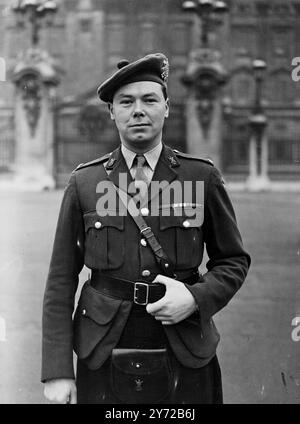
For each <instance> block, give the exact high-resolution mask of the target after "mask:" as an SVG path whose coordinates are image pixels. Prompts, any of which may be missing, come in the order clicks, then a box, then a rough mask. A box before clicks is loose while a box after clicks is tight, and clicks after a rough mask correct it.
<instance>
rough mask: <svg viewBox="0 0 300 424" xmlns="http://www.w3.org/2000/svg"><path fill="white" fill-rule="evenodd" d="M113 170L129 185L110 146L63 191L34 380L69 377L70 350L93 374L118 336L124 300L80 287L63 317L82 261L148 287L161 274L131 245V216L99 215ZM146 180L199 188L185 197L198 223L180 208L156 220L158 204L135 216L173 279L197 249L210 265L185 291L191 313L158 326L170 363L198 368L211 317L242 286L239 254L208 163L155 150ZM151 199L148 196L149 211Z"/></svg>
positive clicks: (207, 353)
mask: <svg viewBox="0 0 300 424" xmlns="http://www.w3.org/2000/svg"><path fill="white" fill-rule="evenodd" d="M107 170H109V171H110V173H109V175H108V173H107ZM120 173H125V174H127V180H128V183H130V182H132V177H131V175H130V172H129V170H128V168H127V165H126V162H125V159H124V157H123V155H122V153H121V149H120V148H118V149H116V150H115V151H114V152H113V153H112V154H108V155H106V156H105V157H103V158H100V159H98V160H95V161H93V162H90V163H87V164H83V165H81V166H79V167H77V169H76V170H75V171H73V172H72V174H71V177H70V180H69V182H68V185H67V187H66V188H65V191H64V196H63V200H62V204H61V209H60V213H59V218H58V223H57V229H56V235H55V241H54V247H53V253H52V258H51V263H50V268H49V274H48V279H47V284H46V289H45V295H44V305H43V352H42V381H45V380H47V379H53V378H74V370H73V349H74V350H75V352H76V354H77V356H78V357H79V358H81V359H82V360H84V361H85V362H86V363H87V364H88V366H89V367H90V368H91V369H96V368H98V367H100V366H101V365H102V364H103V362H104V361H105V360H106V359H107V357H108V356H109V355H110V353H111V351H112V349H113V348H114V347H115V346H116V344H117V342H118V340H119V339H120V336H121V334H122V331H123V329H124V326H125V325H126V321H127V318H128V316H129V314H130V310H131V308H132V304H133V303H132V302H130V301H124V300H121V299H117V298H113V297H111V296H104V295H103V294H102V293H99V292H98V291H96V290H95V289H94V288H93V287H91V286H90V285H88V284H85V285H84V287H83V289H82V292H81V296H80V299H79V303H78V307H77V311H76V314H75V318H76V319H75V320H73V319H72V316H73V311H74V298H75V293H76V290H77V286H78V280H79V277H78V276H79V273H80V271H81V269H82V268H83V265H84V264H85V265H86V266H87V267H88V268H90V269H91V270H92V272H93V270H100V271H101V272H105V273H106V274H108V275H111V276H114V277H119V278H122V279H127V280H131V281H148V282H151V281H153V279H154V278H155V276H156V275H157V274H159V273H160V274H162V270H161V269H160V267H159V266H158V264H157V262H156V261H155V257H154V254H153V252H152V251H151V249H150V247H149V246H143V245H142V244H141V243H140V241H141V234H140V233H139V230H138V228H137V226H136V224H135V222H134V221H133V219H132V217H131V216H128V215H127V216H119V215H118V214H116V216H111V215H107V216H99V213H98V212H99V207H100V208H101V197H102V195H103V193H100V191H99V187H100V186H99V183H100V182H103V181H106V182H108V183H109V182H113V183H114V184H116V185H117V186H118V185H119V175H120ZM152 181H167V182H168V183H169V184H171V183H172V182H174V181H178V182H180V183H182V184H183V182H184V181H193V182H196V181H202V182H203V188H204V193H203V201H202V202H200V203H199V202H198V203H197V196H196V195H197V193H195V191H196V190H194V192H193V198H192V202H191V207H196V208H197V212H198V217H199V216H200V220H199V219H197V220H194V221H193V220H191V219H189V216H186V213H187V210H186V209H184V211H183V212H182V214H181V215H180V214H173V215H172V216H165V215H164V214H163V212H162V211H163V209H164V207H165V206H166V205H165V204H164V201H163V200H162V201H161V202H160V203H159V213H158V215H159V216H151V214H149V216H145V217H144V218H145V220H146V221H147V223H148V225H149V226H151V228H152V230H153V232H154V234H155V235H156V237H157V238H158V240H159V242H160V244H161V245H162V247H163V249H164V250H165V252H166V254H167V255H168V256H169V258H170V260H171V261H172V262H173V264H174V266H175V272H176V274H178V279H179V280H180V275H181V274H182V273H187V272H188V271H189V270H191V271H192V270H195V269H197V268H198V267H199V265H200V264H201V262H202V257H203V250H204V245H206V249H207V253H208V256H209V261H208V263H207V264H206V267H207V273H206V274H204V276H203V280H204V281H202V282H200V280H199V282H196V283H195V284H194V285H192V286H189V285H186V286H187V288H188V289H189V290H190V292H191V293H192V295H193V296H194V298H195V300H196V303H197V305H198V308H199V316H197V315H195V316H196V317H195V318H192V319H186V320H183V321H181V322H180V323H177V324H174V325H168V326H163V327H164V331H165V332H166V336H167V338H168V340H169V342H170V345H171V347H172V349H173V352H174V354H175V355H176V357H177V359H178V360H179V361H180V362H181V363H182V364H183V365H185V366H188V367H194V368H197V367H201V366H204V365H205V364H206V363H208V361H209V360H210V359H211V358H212V357H213V356H214V355H215V352H216V347H217V344H218V342H219V334H218V331H217V329H216V327H215V325H214V322H213V319H212V316H213V315H214V314H215V313H216V312H218V311H219V310H220V309H221V308H223V307H224V306H225V305H226V304H227V303H228V301H229V300H230V299H231V298H232V296H233V295H234V294H235V293H236V291H237V290H238V289H239V288H240V286H241V285H242V283H243V282H244V280H245V277H246V275H247V271H248V267H249V265H250V258H249V255H248V254H247V253H246V252H245V250H244V248H243V244H242V240H241V236H240V233H239V230H238V228H237V224H236V219H235V214H234V210H233V207H232V204H231V201H230V199H229V197H228V194H227V192H226V189H225V188H224V184H223V182H222V177H221V175H220V173H219V171H218V170H217V169H216V168H215V167H214V166H213V165H212V164H211V163H209V161H206V160H201V159H199V158H195V157H192V156H190V155H187V154H183V153H180V152H177V151H174V150H172V149H171V148H169V147H168V146H165V145H163V149H162V153H161V156H160V158H159V160H158V163H157V166H156V168H155V172H154V175H153V178H152ZM151 185H152V182H151V184H150V187H149V193H150V188H151ZM163 192H164V191H163V190H162V191H161V192H160V195H159V196H162V194H163ZM153 202H154V199H153V198H151V195H150V196H149V203H148V205H147V206H148V208H149V209H150V210H151V204H152V203H153ZM99 205H100V206H99ZM172 206H173V207H174V209H176V208H180V207H182V204H181V203H179V204H176V203H175V202H173V204H172ZM116 208H118V206H116ZM112 209H115V206H114V207H112ZM187 220H188V221H189V224H188V225H187V224H186V221H187ZM99 223H100V224H99ZM144 270H149V271H150V275H149V276H148V277H145V276H142V272H143V271H144Z"/></svg>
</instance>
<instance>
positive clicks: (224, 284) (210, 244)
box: [186, 168, 251, 320]
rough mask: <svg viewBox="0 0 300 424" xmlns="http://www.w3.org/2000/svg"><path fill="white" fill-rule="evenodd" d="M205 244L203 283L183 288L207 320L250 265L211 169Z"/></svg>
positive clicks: (223, 192)
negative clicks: (205, 257) (207, 258)
mask: <svg viewBox="0 0 300 424" xmlns="http://www.w3.org/2000/svg"><path fill="white" fill-rule="evenodd" d="M203 233H204V242H205V244H206V250H207V254H208V257H209V261H208V263H207V264H206V267H207V270H208V272H207V273H206V274H204V275H203V281H202V282H199V283H196V284H194V285H193V286H188V285H187V286H186V287H187V288H188V289H189V290H190V292H191V293H192V295H193V296H194V298H195V300H196V303H197V306H198V310H199V313H200V319H201V320H202V319H203V320H207V319H210V318H211V317H212V316H213V315H214V314H215V313H217V312H218V311H219V310H220V309H222V308H223V307H224V306H225V305H226V304H227V303H228V302H229V301H230V299H231V298H232V297H233V296H234V294H235V293H236V292H237V291H238V289H239V288H240V287H241V285H242V284H243V282H244V280H245V278H246V276H247V272H248V269H249V266H250V262H251V260H250V256H249V255H248V253H247V252H246V251H245V250H244V247H243V243H242V239H241V235H240V232H239V230H238V227H237V222H236V218H235V213H234V209H233V206H232V203H231V201H230V198H229V196H228V194H227V191H226V189H225V187H224V184H223V181H222V177H221V175H220V173H219V171H218V170H217V169H216V168H212V171H211V175H210V179H209V183H208V190H207V200H206V205H205V209H204V224H203Z"/></svg>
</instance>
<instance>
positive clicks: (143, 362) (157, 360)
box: [112, 349, 167, 375]
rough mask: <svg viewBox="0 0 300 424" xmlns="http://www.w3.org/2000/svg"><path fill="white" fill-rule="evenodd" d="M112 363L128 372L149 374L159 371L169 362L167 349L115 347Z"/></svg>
mask: <svg viewBox="0 0 300 424" xmlns="http://www.w3.org/2000/svg"><path fill="white" fill-rule="evenodd" d="M112 363H113V365H114V366H115V368H117V369H119V370H120V371H122V372H123V373H126V374H135V375H148V374H153V373H157V372H159V371H160V370H161V369H162V367H165V366H166V364H167V356H166V350H165V349H155V350H152V349H141V350H136V349H114V350H113V352H112Z"/></svg>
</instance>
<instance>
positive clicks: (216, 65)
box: [182, 49, 227, 167]
mask: <svg viewBox="0 0 300 424" xmlns="http://www.w3.org/2000/svg"><path fill="white" fill-rule="evenodd" d="M226 79H227V75H226V73H225V70H224V69H223V67H222V65H221V62H220V54H219V52H217V51H214V50H211V49H199V50H196V51H194V52H192V53H191V55H190V58H189V64H188V68H187V71H186V73H185V75H184V76H183V78H182V81H183V83H184V84H185V85H186V86H187V89H188V93H187V100H186V120H187V150H188V153H191V154H195V155H197V156H202V157H208V158H210V159H212V160H213V161H214V163H215V164H216V166H218V167H219V166H220V159H221V158H220V156H221V143H222V134H221V131H222V104H221V96H220V88H221V86H222V85H223V84H225V82H226Z"/></svg>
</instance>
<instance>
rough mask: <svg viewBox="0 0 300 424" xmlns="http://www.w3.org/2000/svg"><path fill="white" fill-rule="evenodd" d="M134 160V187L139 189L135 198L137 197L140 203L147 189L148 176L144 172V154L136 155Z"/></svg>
mask: <svg viewBox="0 0 300 424" xmlns="http://www.w3.org/2000/svg"><path fill="white" fill-rule="evenodd" d="M134 160H135V162H136V173H135V180H134V184H135V188H136V189H137V190H138V191H139V194H138V195H137V198H138V199H139V203H141V201H142V199H143V198H144V197H145V195H146V194H147V191H148V178H147V176H146V174H145V168H144V167H145V165H146V162H147V161H146V158H145V156H144V155H140V154H139V155H136V157H135V159H134Z"/></svg>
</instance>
